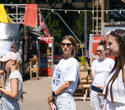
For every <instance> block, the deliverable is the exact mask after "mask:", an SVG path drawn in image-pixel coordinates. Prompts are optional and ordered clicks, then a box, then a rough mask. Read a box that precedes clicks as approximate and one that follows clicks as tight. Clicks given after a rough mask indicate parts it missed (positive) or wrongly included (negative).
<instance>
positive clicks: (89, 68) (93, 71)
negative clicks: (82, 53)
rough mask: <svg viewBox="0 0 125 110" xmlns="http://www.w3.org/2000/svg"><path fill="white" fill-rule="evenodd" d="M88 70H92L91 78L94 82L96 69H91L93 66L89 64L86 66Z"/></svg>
mask: <svg viewBox="0 0 125 110" xmlns="http://www.w3.org/2000/svg"><path fill="white" fill-rule="evenodd" d="M86 69H87V70H90V71H91V72H90V78H91V79H92V80H93V79H94V78H95V69H91V66H89V64H87V65H86Z"/></svg>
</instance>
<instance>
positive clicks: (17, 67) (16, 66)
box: [4, 60, 23, 102]
mask: <svg viewBox="0 0 125 110" xmlns="http://www.w3.org/2000/svg"><path fill="white" fill-rule="evenodd" d="M13 61H15V60H13ZM14 65H15V66H14V70H18V69H19V65H18V62H17V61H15V63H14ZM10 74H11V73H10V71H9V72H8V74H7V77H6V78H5V84H6V83H7V81H8V79H9V76H10ZM5 84H4V86H5ZM21 101H22V102H23V90H22V93H21Z"/></svg>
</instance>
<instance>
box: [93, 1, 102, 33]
mask: <svg viewBox="0 0 125 110" xmlns="http://www.w3.org/2000/svg"><path fill="white" fill-rule="evenodd" d="M92 9H93V10H92V13H93V17H92V30H91V31H92V34H101V24H102V11H100V10H102V0H93V6H92Z"/></svg>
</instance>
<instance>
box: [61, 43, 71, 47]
mask: <svg viewBox="0 0 125 110" xmlns="http://www.w3.org/2000/svg"><path fill="white" fill-rule="evenodd" d="M65 45H66V46H67V47H70V46H71V45H72V44H71V43H61V46H63V47H64V46H65Z"/></svg>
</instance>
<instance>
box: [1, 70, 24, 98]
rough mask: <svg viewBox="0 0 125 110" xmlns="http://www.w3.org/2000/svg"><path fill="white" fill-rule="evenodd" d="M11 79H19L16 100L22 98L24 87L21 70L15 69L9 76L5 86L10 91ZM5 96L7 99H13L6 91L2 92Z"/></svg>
mask: <svg viewBox="0 0 125 110" xmlns="http://www.w3.org/2000/svg"><path fill="white" fill-rule="evenodd" d="M11 79H18V83H17V86H18V88H17V97H16V100H19V99H20V96H21V93H22V88H23V79H22V76H21V74H20V73H19V71H17V70H15V71H14V72H12V73H11V74H10V76H9V79H8V81H7V83H6V84H5V88H6V90H8V91H11V82H10V81H11ZM2 97H3V98H7V99H11V98H10V97H9V96H7V95H5V94H4V93H3V94H2Z"/></svg>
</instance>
